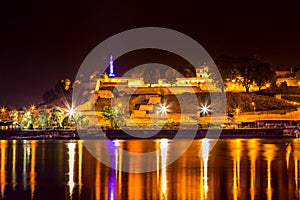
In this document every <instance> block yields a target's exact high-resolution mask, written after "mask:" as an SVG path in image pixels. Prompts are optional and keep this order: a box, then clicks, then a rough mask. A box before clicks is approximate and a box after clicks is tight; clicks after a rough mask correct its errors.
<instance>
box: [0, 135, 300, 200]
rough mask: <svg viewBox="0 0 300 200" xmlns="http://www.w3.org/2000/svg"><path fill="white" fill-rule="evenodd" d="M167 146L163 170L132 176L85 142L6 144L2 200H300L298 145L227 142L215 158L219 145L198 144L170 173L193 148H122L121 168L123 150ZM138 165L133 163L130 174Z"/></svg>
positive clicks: (0, 147) (132, 144)
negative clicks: (99, 157)
mask: <svg viewBox="0 0 300 200" xmlns="http://www.w3.org/2000/svg"><path fill="white" fill-rule="evenodd" d="M162 142H163V143H166V144H167V149H166V150H165V151H163V152H162V151H159V153H158V154H157V155H158V156H157V159H156V160H155V159H154V160H152V161H151V163H157V170H154V171H152V172H147V173H128V172H122V171H120V170H115V169H113V168H110V167H107V166H106V165H104V164H102V163H101V162H99V161H98V160H97V159H95V158H94V157H93V156H92V155H91V154H90V153H89V151H88V150H87V149H86V148H85V146H84V141H79V140H74V141H70V140H45V141H42V140H27V141H26V140H24V141H7V140H2V141H0V162H1V165H0V199H16V200H19V199H20V200H26V199H41V200H48V199H49V200H50V199H51V200H59V199H74V200H77V199H84V200H89V199H95V200H98V199H253V200H254V199H291V200H295V199H300V179H299V178H300V175H299V173H300V170H299V169H300V162H299V160H300V140H299V139H271V140H270V139H222V140H218V141H217V143H216V144H215V146H214V148H213V149H212V150H211V151H210V152H209V153H207V152H205V151H203V149H205V148H207V147H208V146H209V145H212V144H213V143H214V142H215V140H212V139H211V140H210V139H202V140H195V141H193V142H192V144H191V146H190V147H189V149H188V150H187V151H186V152H185V153H184V154H183V155H182V156H181V157H180V158H179V159H177V160H176V161H174V162H173V163H172V164H170V165H168V166H167V167H162V165H161V164H163V163H167V161H168V159H170V157H171V156H172V153H173V152H175V151H177V150H178V148H180V143H181V142H182V143H185V142H186V141H184V140H182V141H179V143H177V144H176V145H172V144H171V143H170V141H168V140H165V139H163V140H127V141H118V145H117V151H115V153H112V154H111V156H112V158H113V157H115V156H116V154H118V155H117V160H114V161H115V163H114V166H115V168H116V169H120V167H121V165H124V163H125V161H124V158H123V157H122V153H121V152H122V151H123V150H128V151H132V152H147V151H153V150H157V148H159V145H158V144H161V143H162ZM103 148H105V147H101V148H100V149H102V150H103ZM126 159H128V158H126ZM123 161H124V162H123ZM139 162H140V161H138V160H130V159H129V161H128V165H129V168H131V169H132V168H135V167H137V168H138V167H139V164H140V163H139ZM143 162H144V161H143ZM151 163H150V164H151ZM161 167H162V168H161Z"/></svg>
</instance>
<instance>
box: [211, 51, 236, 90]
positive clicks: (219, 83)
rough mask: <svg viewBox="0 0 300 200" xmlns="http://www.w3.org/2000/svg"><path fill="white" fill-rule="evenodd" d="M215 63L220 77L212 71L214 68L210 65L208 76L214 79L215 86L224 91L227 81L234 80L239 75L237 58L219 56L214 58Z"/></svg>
mask: <svg viewBox="0 0 300 200" xmlns="http://www.w3.org/2000/svg"><path fill="white" fill-rule="evenodd" d="M215 63H216V65H217V68H218V70H219V73H220V75H221V77H220V76H219V75H218V73H217V72H215V71H214V70H216V69H215V68H211V67H210V68H209V75H210V78H212V79H213V80H214V82H215V85H216V87H218V88H219V89H221V90H222V92H224V91H225V88H226V87H227V82H229V81H232V80H236V79H237V77H239V76H240V73H239V70H238V66H237V59H236V58H233V57H230V56H220V57H218V58H216V59H215ZM221 78H222V80H221Z"/></svg>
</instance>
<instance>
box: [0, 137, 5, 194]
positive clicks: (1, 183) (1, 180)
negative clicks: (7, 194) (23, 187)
mask: <svg viewBox="0 0 300 200" xmlns="http://www.w3.org/2000/svg"><path fill="white" fill-rule="evenodd" d="M0 148H1V159H0V160H1V168H0V170H1V171H0V176H1V177H0V192H1V198H3V197H4V191H5V186H6V184H7V183H6V163H7V160H6V148H7V141H1V142H0Z"/></svg>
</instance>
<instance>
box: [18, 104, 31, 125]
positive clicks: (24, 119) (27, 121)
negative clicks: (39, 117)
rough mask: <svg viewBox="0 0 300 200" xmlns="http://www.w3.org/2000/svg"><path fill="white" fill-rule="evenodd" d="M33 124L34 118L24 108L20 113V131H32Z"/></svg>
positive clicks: (29, 110) (28, 110) (29, 111)
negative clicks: (26, 129)
mask: <svg viewBox="0 0 300 200" xmlns="http://www.w3.org/2000/svg"><path fill="white" fill-rule="evenodd" d="M33 123H34V117H33V112H32V110H31V109H29V108H25V107H24V108H23V111H22V112H21V123H20V127H21V129H23V128H28V129H32V128H33Z"/></svg>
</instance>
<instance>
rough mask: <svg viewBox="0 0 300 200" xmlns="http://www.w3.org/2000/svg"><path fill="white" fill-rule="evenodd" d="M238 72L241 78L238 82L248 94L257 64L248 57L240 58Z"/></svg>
mask: <svg viewBox="0 0 300 200" xmlns="http://www.w3.org/2000/svg"><path fill="white" fill-rule="evenodd" d="M237 66H238V71H239V73H240V76H241V78H240V79H239V80H238V81H239V82H240V83H241V84H242V86H243V87H244V88H245V90H246V93H249V90H250V87H251V85H253V83H254V82H255V70H257V68H256V67H257V66H258V62H257V60H256V59H253V58H250V57H241V58H239V59H238V63H237Z"/></svg>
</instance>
